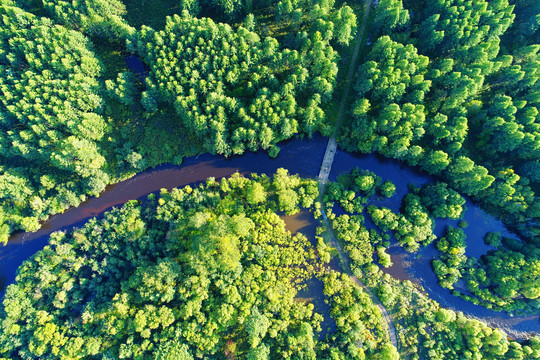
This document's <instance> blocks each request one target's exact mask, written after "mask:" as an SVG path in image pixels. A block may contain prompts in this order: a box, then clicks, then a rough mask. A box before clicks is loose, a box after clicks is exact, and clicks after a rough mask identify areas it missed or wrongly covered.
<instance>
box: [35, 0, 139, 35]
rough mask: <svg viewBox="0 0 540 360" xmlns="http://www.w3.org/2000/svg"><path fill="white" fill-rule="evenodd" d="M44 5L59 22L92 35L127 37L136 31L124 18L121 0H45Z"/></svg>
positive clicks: (123, 6) (124, 11) (123, 7)
mask: <svg viewBox="0 0 540 360" xmlns="http://www.w3.org/2000/svg"><path fill="white" fill-rule="evenodd" d="M43 5H44V6H45V9H47V10H48V11H49V12H50V14H51V15H52V18H54V19H55V20H56V21H58V22H59V23H61V24H64V25H66V26H68V27H69V28H71V29H74V30H78V31H81V32H84V33H85V34H87V35H90V36H98V37H103V38H125V37H126V36H128V35H129V34H130V33H133V32H134V31H135V29H133V28H132V27H130V26H129V25H128V24H127V23H126V22H125V21H124V19H123V16H124V15H125V13H126V9H125V5H124V4H123V3H122V1H120V0H83V1H75V0H43Z"/></svg>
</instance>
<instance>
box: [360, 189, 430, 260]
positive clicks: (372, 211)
mask: <svg viewBox="0 0 540 360" xmlns="http://www.w3.org/2000/svg"><path fill="white" fill-rule="evenodd" d="M368 213H369V215H370V216H371V219H372V220H373V222H374V223H375V225H377V226H378V227H379V228H380V229H381V230H382V231H389V230H391V231H393V233H394V236H395V237H396V239H397V240H398V241H399V243H400V244H401V245H403V246H404V247H405V249H406V250H407V251H410V252H415V251H416V250H418V249H419V247H420V245H427V244H429V243H431V242H432V241H433V240H434V239H435V235H434V234H433V227H434V223H433V220H432V219H431V218H430V217H429V213H428V211H427V209H426V208H425V207H424V206H423V205H422V203H421V200H420V197H419V196H418V195H415V194H412V193H410V194H407V195H406V196H405V197H404V198H403V210H402V213H400V214H395V213H394V212H393V211H392V210H390V209H388V208H385V207H380V208H379V207H377V206H374V205H370V206H369V207H368Z"/></svg>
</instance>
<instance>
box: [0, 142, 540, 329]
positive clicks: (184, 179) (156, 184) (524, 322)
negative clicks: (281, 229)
mask: <svg viewBox="0 0 540 360" xmlns="http://www.w3.org/2000/svg"><path fill="white" fill-rule="evenodd" d="M326 143H327V139H326V138H323V137H321V136H314V137H313V138H312V139H301V140H298V139H296V140H289V141H286V142H283V143H281V144H280V147H281V151H280V153H279V156H278V157H277V158H276V159H271V158H270V157H269V156H268V155H267V154H266V153H265V152H262V151H259V152H257V153H246V154H245V155H243V156H239V157H232V158H229V159H226V158H224V157H220V156H211V155H208V154H206V155H201V156H198V157H190V158H186V159H185V160H184V163H183V164H182V166H172V165H162V166H159V167H156V168H154V169H151V170H147V171H145V172H143V173H140V174H138V175H136V176H134V177H133V178H131V179H129V180H126V181H123V182H120V183H118V184H115V185H111V186H108V187H107V188H106V190H105V191H104V192H103V194H101V196H99V197H97V198H92V199H89V200H88V201H86V202H84V203H82V204H81V205H80V206H79V207H77V208H72V209H69V210H67V211H66V212H64V213H63V214H59V215H55V216H53V217H51V218H50V219H49V220H48V221H46V222H45V223H44V224H43V227H42V228H41V229H40V230H39V231H37V232H34V233H18V234H15V235H14V236H13V237H12V238H11V239H10V241H9V243H8V244H7V245H6V246H4V247H1V248H0V282H2V283H3V284H10V283H13V282H14V281H15V277H16V270H17V268H18V267H19V266H20V265H21V264H22V262H23V261H24V260H26V259H27V258H29V257H30V256H32V255H33V254H34V253H36V252H37V251H39V250H40V249H42V248H43V247H44V246H45V245H46V244H47V241H48V236H49V234H50V233H51V232H53V231H58V230H69V229H71V228H73V227H76V226H80V225H82V224H83V223H84V222H85V221H86V220H88V219H89V218H92V217H95V216H96V217H100V216H102V214H103V213H104V212H105V211H107V210H110V209H111V208H112V207H113V206H119V205H122V204H123V203H125V202H126V201H128V200H132V199H141V200H142V199H144V198H145V197H146V196H147V195H149V194H150V193H156V192H159V190H160V189H162V188H166V189H172V188H175V187H182V186H185V185H195V184H197V183H200V182H202V181H204V180H206V179H207V178H208V177H214V178H217V179H219V178H221V177H225V176H230V175H232V174H233V173H235V172H239V173H241V174H248V173H267V174H271V173H274V172H275V171H276V170H277V169H278V168H280V167H283V168H286V169H288V170H289V172H290V173H291V174H299V175H300V176H302V177H309V178H316V177H317V175H318V173H319V170H320V164H321V162H322V159H323V156H324V152H325V149H326ZM356 166H358V167H360V168H362V169H368V170H371V171H373V172H375V173H376V174H377V175H379V176H381V177H382V178H383V179H384V180H390V181H392V182H393V183H394V184H395V185H396V194H395V195H394V196H393V197H392V198H390V199H385V200H382V201H378V202H377V204H378V205H381V206H386V207H389V208H391V209H392V210H394V211H398V210H399V207H400V204H401V199H402V198H403V196H404V195H405V194H406V193H407V191H408V190H407V185H408V183H409V182H411V183H413V184H416V185H421V184H423V183H426V182H429V181H433V178H431V177H430V176H428V175H426V174H423V173H421V172H420V171H418V170H416V169H414V168H411V167H408V166H406V165H405V164H402V163H400V162H397V161H393V160H388V159H383V158H380V157H378V156H375V155H354V154H349V153H346V152H343V151H340V150H338V151H337V153H336V157H335V160H334V163H333V165H332V172H331V174H330V179H331V180H335V179H336V178H337V176H338V175H339V174H341V173H345V172H349V171H350V170H352V169H353V168H354V167H356ZM467 207H468V210H467V212H466V214H465V220H466V221H467V222H468V223H469V224H470V226H469V227H468V228H466V229H465V232H466V234H467V244H468V247H467V255H473V256H479V255H481V254H483V253H485V252H486V251H487V250H488V249H489V247H487V246H486V245H484V243H483V240H482V238H483V235H484V234H485V233H486V232H487V231H499V232H501V234H503V235H504V236H514V237H515V235H513V234H512V233H510V232H509V231H508V230H506V228H505V227H504V225H503V224H502V223H501V222H500V221H498V220H496V219H494V218H493V217H491V216H489V215H487V214H485V213H484V212H483V211H482V210H481V209H479V208H478V207H477V206H475V205H474V204H472V203H471V202H470V201H468V202H467ZM301 216H304V217H303V218H301V219H300V220H299V218H296V220H295V219H285V220H286V222H287V223H288V227H289V228H290V230H292V231H293V232H295V231H296V230H300V231H301V232H302V233H305V234H306V235H308V236H309V237H310V238H311V237H313V235H312V234H313V232H314V227H315V226H316V222H314V221H312V220H310V219H307V218H306V215H301ZM298 221H302V222H303V223H300V224H301V225H302V226H300V227H299V223H298ZM295 222H296V223H295ZM449 224H453V223H452V222H449V221H444V222H443V221H437V225H436V228H435V232H436V233H437V235H442V234H443V233H444V227H445V226H447V225H449ZM368 225H369V224H368ZM454 225H455V224H454ZM388 252H389V253H390V254H391V255H392V261H393V263H394V265H393V266H392V267H391V268H389V269H386V270H385V271H387V272H388V273H390V274H391V275H393V276H395V277H396V278H398V279H402V280H411V281H413V282H415V283H417V284H419V285H421V286H422V287H424V288H425V290H426V291H427V292H428V294H429V295H430V296H431V298H433V299H435V300H436V301H438V302H439V303H440V304H441V305H443V306H445V307H448V308H450V309H453V310H457V311H462V312H463V313H464V314H466V315H469V316H472V317H476V318H478V319H481V320H484V321H486V322H487V323H488V324H490V325H492V326H494V327H498V328H502V329H504V330H506V331H507V332H508V333H509V334H510V335H512V336H514V337H516V338H523V337H525V333H529V334H531V333H536V334H540V322H539V321H538V317H537V316H529V317H513V316H511V315H509V314H506V313H499V312H495V311H491V310H488V309H486V308H483V307H481V306H478V305H474V304H471V303H469V302H467V301H464V300H462V299H460V298H458V297H456V296H453V295H452V294H451V293H450V291H449V290H447V289H443V288H441V287H440V286H439V285H438V283H437V279H436V277H435V274H434V272H433V270H432V269H431V265H430V261H431V259H432V258H433V256H434V255H436V253H435V252H436V250H435V248H434V246H433V245H431V246H429V247H427V248H425V249H422V250H421V251H420V252H419V253H417V254H414V255H410V254H406V253H405V252H404V251H403V250H402V249H401V247H399V246H397V245H395V244H393V245H392V246H391V247H390V249H389V251H388ZM312 285H314V286H319V287H320V286H321V284H315V283H313V284H312ZM304 295H308V294H307V293H304ZM0 296H2V297H3V293H0ZM315 305H316V307H318V308H320V310H322V311H324V310H327V309H324V307H325V306H324V303H322V302H320V303H316V304H315ZM325 325H326V326H329V327H331V324H323V329H324V328H325Z"/></svg>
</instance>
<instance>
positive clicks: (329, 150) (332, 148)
mask: <svg viewBox="0 0 540 360" xmlns="http://www.w3.org/2000/svg"><path fill="white" fill-rule="evenodd" d="M364 6H365V11H364V18H363V20H362V26H361V27H360V29H359V30H358V34H357V36H356V45H355V47H354V52H353V56H352V59H351V62H350V65H349V72H348V73H347V85H346V87H345V92H344V93H343V98H342V100H341V105H340V107H339V112H338V117H337V121H336V128H335V130H334V133H333V134H332V137H331V138H330V139H329V140H328V145H327V146H326V152H325V154H324V158H323V161H322V164H321V170H320V172H319V194H321V195H320V196H321V197H322V194H324V188H325V186H326V183H327V182H328V176H329V175H330V170H331V169H332V163H333V162H334V157H335V155H336V150H337V141H336V136H337V133H338V130H339V127H340V126H341V122H342V121H343V114H344V113H345V106H346V104H347V99H348V97H349V91H350V89H351V83H352V80H353V76H354V71H355V69H356V61H357V60H358V53H359V52H360V47H361V45H362V41H363V37H364V32H365V30H366V24H367V20H368V17H369V11H370V9H371V1H370V0H364ZM321 200H322V199H321ZM321 202H322V201H321ZM323 224H324V226H325V227H326V229H328V234H329V235H330V242H331V245H332V246H333V247H334V248H335V249H336V250H337V251H338V253H339V259H340V262H341V267H342V268H343V270H344V271H345V272H346V273H347V274H348V275H349V277H350V278H351V280H352V281H353V282H354V283H355V284H357V285H358V286H360V287H361V288H362V289H363V290H364V291H365V292H366V293H368V294H369V296H370V297H371V299H372V301H373V302H374V303H375V304H377V307H378V308H379V310H380V311H381V314H382V315H383V317H384V319H385V321H386V325H387V326H388V332H389V334H390V341H391V342H392V345H394V346H395V347H396V349H399V341H398V337H397V336H396V328H395V326H394V324H393V323H392V320H391V319H390V315H389V314H388V311H387V310H386V308H385V307H384V305H383V304H382V303H381V301H380V300H379V298H378V297H377V296H375V294H374V293H373V292H372V291H371V290H370V289H369V288H368V287H367V286H366V285H365V284H364V283H362V282H361V281H360V280H359V279H358V278H357V277H356V276H355V275H354V274H353V272H352V270H351V267H350V265H349V259H348V257H347V254H346V253H345V251H343V249H342V248H341V245H340V244H339V242H338V241H337V239H336V236H335V234H334V231H333V230H332V226H331V224H330V221H328V219H326V216H325V217H324V220H323Z"/></svg>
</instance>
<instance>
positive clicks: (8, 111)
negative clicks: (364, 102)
mask: <svg viewBox="0 0 540 360" xmlns="http://www.w3.org/2000/svg"><path fill="white" fill-rule="evenodd" d="M212 4H213V5H212V6H209V5H211V4H207V3H204V4H203V3H201V4H198V5H197V4H196V3H191V5H188V4H187V3H186V4H184V5H182V6H183V7H185V9H184V11H183V12H181V11H179V12H180V16H179V15H175V16H174V17H169V18H167V26H166V27H165V29H162V30H160V31H156V30H154V29H152V28H151V27H148V26H142V28H141V27H133V26H131V25H130V24H129V23H128V21H127V20H126V19H127V18H129V16H128V15H129V14H127V13H126V6H125V5H124V4H123V3H121V2H120V1H112V2H110V1H101V0H87V1H83V2H72V1H55V0H51V1H44V2H43V3H41V2H36V1H28V2H23V1H21V2H20V3H15V2H12V1H11V0H2V2H1V3H0V14H1V15H2V17H1V19H0V22H1V24H0V25H1V30H0V72H1V74H2V75H1V76H0V120H1V123H0V126H1V127H2V135H1V136H2V137H1V138H0V141H1V142H0V146H1V152H0V177H1V179H2V181H0V184H2V185H1V188H2V191H1V194H0V198H1V206H0V214H1V215H0V242H5V241H7V239H8V237H9V235H10V234H11V233H12V232H13V231H16V230H24V231H34V230H37V229H38V228H39V227H40V225H39V221H42V220H45V219H46V218H47V217H48V216H49V215H51V214H56V213H59V212H63V211H64V210H65V209H67V208H68V207H70V206H78V205H79V204H80V203H81V202H82V201H84V200H85V199H86V198H87V197H88V196H95V195H98V194H99V193H101V192H102V191H103V189H104V188H105V186H106V185H108V184H110V183H114V182H117V181H118V180H120V179H124V178H126V177H129V176H131V175H133V174H134V173H135V172H137V171H142V170H145V169H147V168H148V167H151V166H155V165H158V164H161V163H163V162H174V163H177V164H180V163H181V162H182V158H183V157H184V156H187V155H193V154H197V153H201V152H210V153H213V154H223V155H232V154H241V153H243V152H244V151H246V150H251V151H254V150H257V149H260V148H262V149H266V150H268V151H269V152H270V154H271V155H273V156H276V155H277V153H278V152H279V148H278V147H277V146H276V145H275V144H276V143H277V142H279V141H281V140H284V139H288V138H290V137H292V136H294V135H296V134H307V135H309V136H311V135H312V134H313V133H314V132H316V131H322V132H325V133H329V132H331V130H332V128H331V125H330V123H329V121H328V119H327V118H326V117H325V114H324V111H323V105H324V104H327V103H328V102H329V100H330V99H331V97H332V93H333V89H334V83H335V80H336V74H337V70H338V67H337V61H338V55H337V52H336V50H334V48H333V46H340V45H339V44H348V43H349V41H350V40H351V39H352V31H353V30H354V28H355V27H356V15H355V13H354V12H353V11H352V9H351V8H350V7H348V6H346V5H343V6H341V7H339V8H334V4H333V3H332V2H327V1H321V2H320V3H317V4H311V3H307V2H293V3H291V2H290V1H287V2H286V3H282V2H279V3H268V4H267V5H265V7H264V9H265V10H264V11H265V14H267V13H268V11H270V13H269V17H268V16H267V15H265V17H264V18H263V19H262V20H261V22H260V23H258V22H257V20H256V18H255V17H254V16H253V14H251V15H249V11H248V8H250V5H248V4H247V3H246V4H243V3H238V4H236V3H231V4H228V3H227V4H228V5H227V4H225V2H223V3H222V2H218V1H216V2H213V3H212ZM259 5H260V4H259ZM259 5H258V6H259ZM312 5H313V6H312ZM23 8H26V9H27V10H23ZM202 8H205V9H206V10H207V11H206V12H207V13H208V14H207V15H209V16H210V15H211V16H213V17H215V18H216V19H217V20H219V21H228V22H229V23H225V22H215V21H213V20H212V19H210V18H196V17H194V16H193V15H197V14H199V9H202ZM32 11H33V12H36V13H39V14H40V15H43V14H46V15H48V16H50V18H47V17H38V16H35V15H33V14H32ZM259 11H262V10H259ZM206 12H204V13H205V14H206ZM201 14H202V13H201ZM233 15H234V16H233ZM248 15H249V16H248ZM283 32H289V33H290V35H287V36H282V35H281V34H282V33H283ZM293 33H294V34H296V35H294V36H293V35H292V34H293ZM128 52H133V53H138V54H139V55H140V57H141V59H142V60H143V61H144V62H145V64H144V66H145V67H148V68H149V70H150V71H149V73H148V74H147V75H148V76H147V77H146V75H144V77H145V79H144V77H143V78H141V77H140V76H136V75H135V74H133V73H132V72H130V71H128V69H127V68H126V65H125V63H124V61H123V56H124V55H125V54H127V53H128ZM186 64H189V65H187V66H186ZM179 139H182V140H181V141H179Z"/></svg>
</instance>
